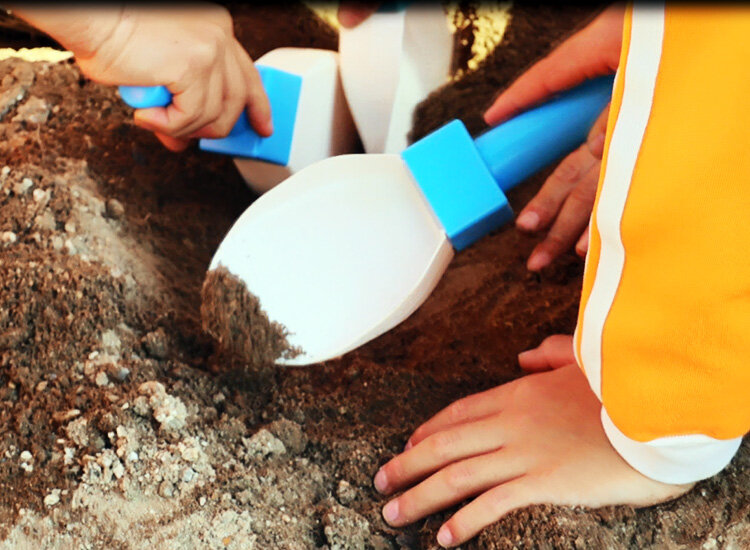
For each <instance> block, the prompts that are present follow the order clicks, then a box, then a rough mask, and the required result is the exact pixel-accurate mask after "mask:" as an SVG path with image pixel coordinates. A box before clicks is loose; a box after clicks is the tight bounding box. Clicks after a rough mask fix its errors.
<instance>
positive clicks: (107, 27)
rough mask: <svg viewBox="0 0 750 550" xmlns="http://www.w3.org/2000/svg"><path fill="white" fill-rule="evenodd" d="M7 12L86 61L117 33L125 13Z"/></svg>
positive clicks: (19, 9) (96, 10)
mask: <svg viewBox="0 0 750 550" xmlns="http://www.w3.org/2000/svg"><path fill="white" fill-rule="evenodd" d="M7 8H8V9H11V10H12V11H13V13H14V14H15V15H17V16H18V17H20V18H21V19H23V20H25V21H27V22H28V23H30V24H31V25H33V26H35V27H36V28H38V29H39V30H41V31H44V32H45V33H47V34H48V35H50V36H51V37H52V38H54V39H55V40H56V41H57V42H59V43H60V44H61V45H62V46H63V47H64V48H65V49H66V50H69V51H71V52H73V54H74V55H75V57H77V58H82V59H85V58H89V57H92V56H93V55H94V54H95V53H96V52H97V51H98V50H99V49H100V48H101V47H102V45H103V44H104V43H105V42H106V41H107V40H108V39H109V37H111V36H112V35H113V34H115V33H116V31H117V29H118V28H119V27H120V26H121V23H122V19H123V11H124V8H123V6H118V5H113V6H107V7H93V8H89V7H84V8H80V9H75V8H54V7H41V6H39V7H36V6H33V5H32V6H7Z"/></svg>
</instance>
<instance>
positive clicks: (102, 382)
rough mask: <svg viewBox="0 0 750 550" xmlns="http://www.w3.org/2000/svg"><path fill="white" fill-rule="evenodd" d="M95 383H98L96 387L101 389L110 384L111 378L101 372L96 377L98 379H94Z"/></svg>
mask: <svg viewBox="0 0 750 550" xmlns="http://www.w3.org/2000/svg"><path fill="white" fill-rule="evenodd" d="M94 382H96V385H97V386H99V387H101V386H106V385H107V384H109V377H108V376H107V373H105V372H104V371H99V372H98V373H97V375H96V378H95V379H94Z"/></svg>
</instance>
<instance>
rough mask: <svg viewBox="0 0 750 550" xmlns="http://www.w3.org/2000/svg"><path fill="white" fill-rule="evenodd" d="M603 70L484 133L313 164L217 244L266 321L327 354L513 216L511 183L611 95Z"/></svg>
mask: <svg viewBox="0 0 750 550" xmlns="http://www.w3.org/2000/svg"><path fill="white" fill-rule="evenodd" d="M611 89H612V79H611V78H609V77H607V78H599V79H596V80H592V81H589V82H587V83H585V84H584V85H582V86H579V87H578V88H576V89H574V90H571V91H568V92H566V93H565V94H563V95H561V96H559V97H558V98H556V99H553V100H552V101H550V102H548V103H547V104H545V105H542V106H540V107H537V108H535V109H532V110H530V111H527V112H526V113H523V114H521V115H519V116H518V117H516V118H514V119H512V120H510V121H508V122H506V123H504V124H502V125H500V126H498V127H496V128H493V129H491V130H489V131H488V132H486V133H485V134H483V135H482V136H480V137H479V138H477V139H476V140H474V139H472V138H471V137H470V136H469V134H468V132H467V131H466V129H465V127H464V126H463V124H462V123H461V122H460V121H457V120H454V121H453V122H450V123H449V124H447V125H446V126H444V127H442V128H440V129H439V130H437V131H435V132H433V133H432V134H430V135H428V136H427V137H425V138H423V139H421V140H419V141H418V142H416V143H415V144H413V145H412V146H410V147H409V148H407V149H406V150H405V151H404V152H403V153H402V154H401V155H343V156H339V157H334V158H330V159H326V160H322V161H320V162H317V163H315V164H312V165H311V166H309V167H308V168H306V169H305V170H303V171H301V172H299V173H297V174H294V175H292V176H291V177H290V178H289V179H287V180H286V181H284V182H282V183H281V184H280V185H278V186H276V187H275V188H273V189H272V190H270V191H269V192H268V193H266V194H265V195H263V196H262V197H260V198H259V199H258V200H257V201H255V202H254V203H253V204H252V205H251V206H250V207H249V208H248V209H247V210H246V211H245V212H244V213H243V214H242V216H241V217H240V218H239V219H238V220H237V221H236V223H235V224H234V226H233V227H232V228H231V230H230V231H229V233H228V234H227V235H226V237H225V239H224V241H223V242H222V243H221V245H220V246H219V249H218V250H217V251H216V254H215V256H214V258H213V260H212V262H211V266H210V269H215V268H217V267H219V266H220V265H223V266H225V267H226V268H227V269H228V270H229V271H230V272H231V273H233V274H234V275H235V276H237V277H239V278H240V279H242V280H243V281H244V282H245V283H246V285H247V288H248V290H249V291H250V292H251V293H252V294H254V295H256V296H257V297H258V298H259V300H260V305H261V307H262V309H263V310H265V312H266V313H267V314H268V317H269V319H271V320H272V321H277V322H279V323H281V324H282V325H284V326H285V327H286V328H287V330H288V331H289V335H288V341H289V343H290V344H291V345H292V346H293V347H297V348H300V349H302V350H303V353H302V354H300V355H298V356H297V357H295V358H293V359H280V360H278V361H277V363H279V364H286V365H307V364H311V363H317V362H320V361H324V360H328V359H331V358H334V357H337V356H339V355H342V354H343V353H346V352H347V351H349V350H352V349H354V348H356V347H358V346H360V345H362V344H364V343H365V342H367V341H369V340H371V339H373V338H375V337H376V336H378V335H380V334H382V333H383V332H385V331H387V330H389V329H390V328H392V327H394V326H395V325H397V324H398V323H400V322H401V321H403V320H404V319H405V318H406V317H408V316H409V315H410V314H411V313H412V312H413V311H414V310H416V309H417V308H418V307H419V306H420V305H421V304H422V302H423V301H424V300H425V299H426V298H427V296H428V295H429V294H430V292H431V291H432V290H433V288H434V287H435V285H436V284H437V282H438V280H439V279H440V277H441V275H442V273H443V272H444V270H445V269H446V267H447V266H448V263H449V262H450V260H451V258H452V256H453V250H454V248H455V249H457V250H460V249H462V248H464V247H466V246H468V245H470V244H471V243H472V242H474V241H476V240H477V239H479V238H480V237H481V236H483V235H485V234H487V233H488V232H490V231H492V230H494V229H496V228H497V227H499V226H500V225H502V224H504V223H505V222H507V221H508V220H510V219H511V218H512V216H513V213H512V211H511V209H510V207H509V205H508V202H507V200H506V198H505V194H504V192H505V191H507V190H508V189H510V188H512V187H513V186H514V185H516V184H517V183H519V182H521V181H523V180H524V179H525V178H526V177H528V176H529V175H531V174H532V173H534V172H535V171H537V170H538V169H540V168H542V167H544V166H545V165H547V164H549V163H550V162H551V161H553V160H554V159H556V158H559V157H560V156H561V155H563V154H564V153H566V152H568V151H570V150H572V149H573V148H574V147H576V146H577V145H578V144H580V143H581V142H582V141H583V140H584V139H585V138H586V134H587V132H588V130H589V128H590V127H591V125H592V124H593V122H594V120H595V119H596V117H597V116H598V115H599V113H600V112H601V110H602V109H603V108H604V106H605V105H606V104H607V102H608V101H609V98H610V94H611Z"/></svg>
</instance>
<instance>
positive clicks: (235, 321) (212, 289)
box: [201, 266, 302, 367]
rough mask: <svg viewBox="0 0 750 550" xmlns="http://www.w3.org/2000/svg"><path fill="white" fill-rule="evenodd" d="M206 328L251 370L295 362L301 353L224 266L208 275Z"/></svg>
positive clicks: (225, 351)
mask: <svg viewBox="0 0 750 550" xmlns="http://www.w3.org/2000/svg"><path fill="white" fill-rule="evenodd" d="M201 318H202V319H203V328H204V330H205V331H206V332H207V333H208V334H210V335H211V336H212V337H213V338H214V340H215V341H216V344H217V346H218V348H219V352H220V353H223V354H225V355H226V356H227V357H228V358H230V360H234V361H240V362H242V363H245V364H248V365H249V366H250V367H258V366H262V365H270V364H273V363H274V362H275V361H276V360H277V359H279V358H283V359H292V358H294V357H296V356H297V355H299V354H300V353H301V352H302V350H299V349H297V348H293V347H292V346H291V345H290V344H289V341H288V340H287V335H288V334H289V332H288V331H287V329H286V327H284V326H283V325H281V324H280V323H277V322H276V321H272V320H270V319H269V318H268V315H267V314H266V312H265V311H263V309H262V307H261V304H260V300H259V299H258V297H257V296H255V295H253V294H252V293H251V292H250V291H249V290H248V289H247V285H246V284H245V283H244V282H243V281H242V280H240V279H238V278H237V277H235V276H234V275H232V274H231V273H230V272H229V270H228V269H227V268H226V267H224V266H219V267H218V268H216V269H212V270H211V271H209V272H208V274H207V275H206V280H205V282H204V283H203V289H202V290H201Z"/></svg>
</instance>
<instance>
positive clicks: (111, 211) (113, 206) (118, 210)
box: [106, 199, 125, 220]
mask: <svg viewBox="0 0 750 550" xmlns="http://www.w3.org/2000/svg"><path fill="white" fill-rule="evenodd" d="M106 212H107V216H108V217H110V218H112V219H113V220H120V219H122V217H123V216H124V215H125V207H124V206H123V205H122V203H121V202H120V201H118V200H117V199H108V200H107V204H106Z"/></svg>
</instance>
